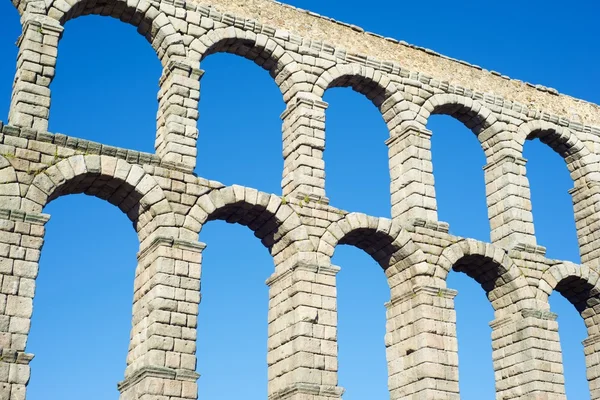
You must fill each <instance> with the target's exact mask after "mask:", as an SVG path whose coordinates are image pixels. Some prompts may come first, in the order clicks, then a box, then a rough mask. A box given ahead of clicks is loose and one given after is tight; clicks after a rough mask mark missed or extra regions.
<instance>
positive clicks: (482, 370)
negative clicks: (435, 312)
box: [447, 261, 496, 400]
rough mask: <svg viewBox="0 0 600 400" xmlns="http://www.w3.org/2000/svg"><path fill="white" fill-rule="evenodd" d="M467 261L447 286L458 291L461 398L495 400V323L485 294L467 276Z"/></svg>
mask: <svg viewBox="0 0 600 400" xmlns="http://www.w3.org/2000/svg"><path fill="white" fill-rule="evenodd" d="M465 264H468V262H467V261H465V262H464V264H463V267H462V268H461V267H458V268H455V269H453V270H452V271H451V272H450V273H449V274H448V280H447V285H448V287H449V288H452V289H455V290H458V295H457V296H456V297H455V298H454V309H455V310H456V339H457V343H458V376H459V381H458V384H459V389H460V397H461V399H465V400H477V399H481V398H494V397H495V396H496V388H495V384H496V383H495V377H494V367H493V362H492V360H493V358H492V346H491V345H490V337H491V329H490V325H489V323H490V322H491V321H493V320H494V309H493V307H492V306H491V304H490V302H489V300H488V298H487V296H486V292H487V291H486V290H485V289H484V291H483V292H482V290H481V289H482V287H481V286H482V285H481V283H480V282H478V281H477V280H476V279H473V278H472V277H471V276H469V275H468V273H467V272H466V271H467V267H466V266H465Z"/></svg>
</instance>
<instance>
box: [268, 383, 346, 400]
mask: <svg viewBox="0 0 600 400" xmlns="http://www.w3.org/2000/svg"><path fill="white" fill-rule="evenodd" d="M343 394H344V388H342V387H339V386H327V385H316V384H312V383H296V384H294V385H291V386H288V387H286V388H285V389H281V390H279V391H277V392H275V393H273V394H272V395H270V396H269V400H302V399H306V398H307V397H306V396H311V397H310V399H311V400H339V399H341V398H342V395H343Z"/></svg>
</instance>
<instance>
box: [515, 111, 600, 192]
mask: <svg viewBox="0 0 600 400" xmlns="http://www.w3.org/2000/svg"><path fill="white" fill-rule="evenodd" d="M536 138H537V139H540V141H541V142H542V143H544V144H546V145H548V146H549V147H550V148H551V149H552V150H554V151H555V152H556V153H557V154H559V155H560V156H561V157H562V158H563V159H564V160H565V163H566V164H567V168H568V169H569V172H570V173H571V177H572V179H573V181H574V182H576V181H577V180H578V179H580V178H583V177H585V176H586V175H587V174H588V173H590V172H597V171H596V170H595V169H592V165H593V164H594V163H597V162H598V157H597V156H596V155H594V154H592V153H591V152H590V150H589V149H588V148H587V147H586V146H585V144H584V143H583V142H582V141H581V140H580V139H579V138H578V137H577V135H576V134H575V132H573V131H572V130H570V129H569V128H566V127H563V126H560V125H556V124H553V123H551V122H547V121H542V120H533V121H529V122H526V123H523V124H521V125H520V126H519V128H518V131H517V143H518V146H519V150H520V153H521V154H522V153H523V147H524V145H525V141H526V140H533V139H536ZM595 178H596V179H595V180H596V181H600V180H599V179H598V177H595Z"/></svg>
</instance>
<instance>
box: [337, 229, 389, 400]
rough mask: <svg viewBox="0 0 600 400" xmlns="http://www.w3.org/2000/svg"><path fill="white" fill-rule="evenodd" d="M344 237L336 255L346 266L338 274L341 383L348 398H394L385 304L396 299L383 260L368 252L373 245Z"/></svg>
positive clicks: (350, 399) (339, 262) (339, 261)
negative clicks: (391, 385) (391, 296)
mask: <svg viewBox="0 0 600 400" xmlns="http://www.w3.org/2000/svg"><path fill="white" fill-rule="evenodd" d="M356 235H360V232H358V231H357V232H356ZM349 236H351V235H349ZM344 242H347V244H345V243H342V242H340V244H343V245H342V246H339V247H338V248H336V250H335V253H334V256H333V257H332V260H331V261H332V263H333V264H334V265H339V266H340V267H341V270H340V272H339V273H338V275H337V279H336V280H337V300H338V304H337V306H338V307H337V310H338V348H339V351H338V359H339V383H340V386H342V387H343V388H344V389H345V392H344V399H348V400H352V399H357V400H358V399H365V398H378V399H383V398H388V397H389V391H388V386H387V377H388V368H387V361H386V346H385V341H384V336H385V333H386V309H385V307H384V304H385V302H386V301H389V299H390V295H389V286H388V284H387V283H386V277H385V275H384V274H382V273H381V270H380V268H378V267H380V265H378V263H377V262H376V261H374V259H373V258H372V257H373V255H372V254H368V253H367V249H369V248H371V249H372V246H371V245H369V246H364V244H365V243H364V241H363V240H358V241H355V240H354V239H353V238H351V237H350V238H348V240H347V241H346V240H344ZM350 243H354V244H350ZM359 243H362V244H363V245H359ZM351 246H352V247H357V248H352V247H351ZM359 246H361V247H362V248H360V247H359ZM361 250H362V251H361ZM357 332H360V335H357V334H356V333H357Z"/></svg>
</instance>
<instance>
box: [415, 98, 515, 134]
mask: <svg viewBox="0 0 600 400" xmlns="http://www.w3.org/2000/svg"><path fill="white" fill-rule="evenodd" d="M433 114H444V115H449V116H451V117H453V118H455V119H457V120H458V121H460V122H462V123H463V124H464V125H465V126H466V127H467V128H469V129H470V130H471V131H472V132H473V133H474V134H475V135H476V136H477V137H478V138H479V137H480V135H481V134H482V133H483V132H486V131H487V132H486V135H485V136H486V137H488V136H492V135H493V134H495V133H499V132H501V130H502V129H501V125H503V124H500V123H499V122H498V119H497V118H496V116H495V115H494V114H493V113H492V111H491V110H490V109H489V108H487V107H486V106H485V105H484V104H483V103H481V102H479V101H478V100H473V99H472V98H470V97H466V96H460V95H457V94H448V93H441V94H434V95H433V96H431V97H429V98H428V99H427V100H426V101H425V103H424V104H423V105H422V106H421V108H420V110H419V112H418V115H417V117H416V121H417V122H419V123H421V124H423V128H425V126H426V125H427V121H428V120H429V117H430V116H431V115H433ZM480 140H481V139H480Z"/></svg>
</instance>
